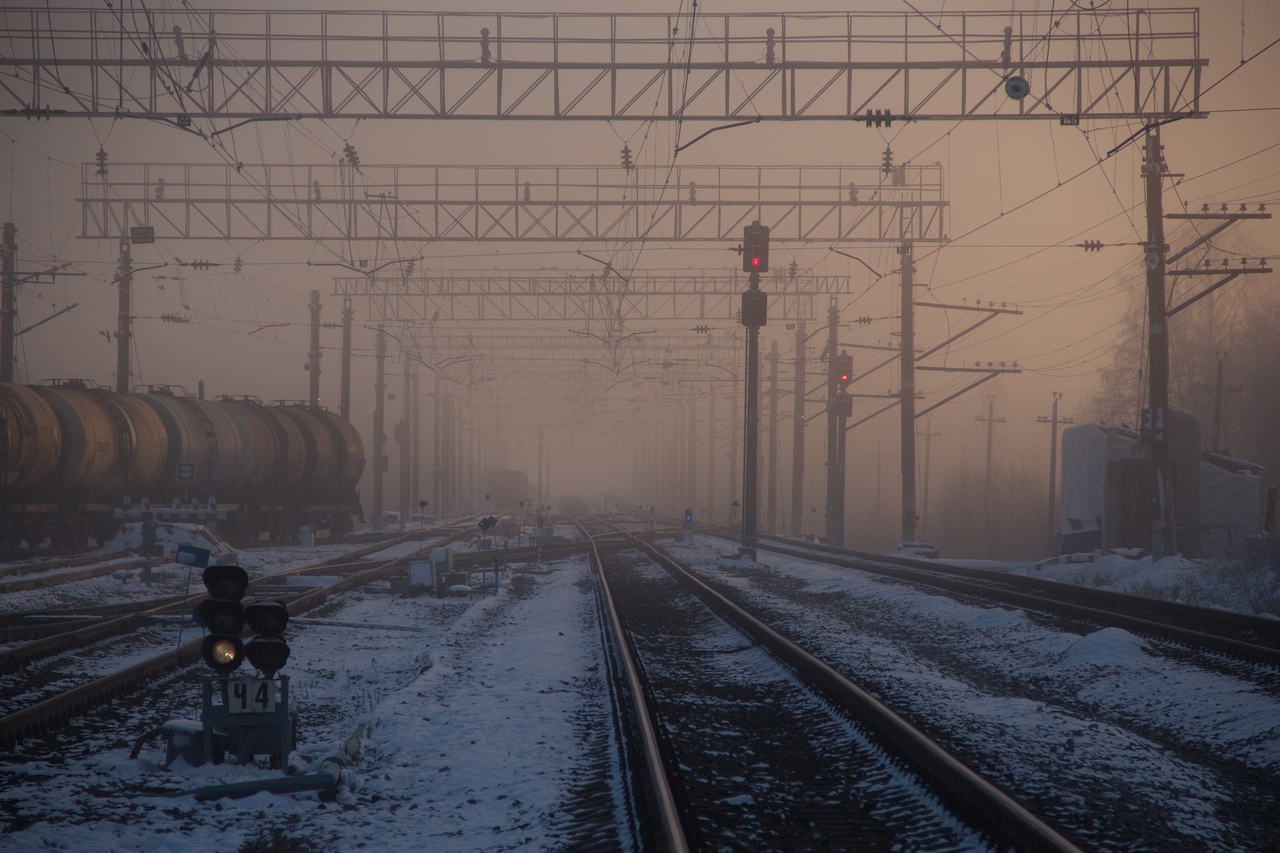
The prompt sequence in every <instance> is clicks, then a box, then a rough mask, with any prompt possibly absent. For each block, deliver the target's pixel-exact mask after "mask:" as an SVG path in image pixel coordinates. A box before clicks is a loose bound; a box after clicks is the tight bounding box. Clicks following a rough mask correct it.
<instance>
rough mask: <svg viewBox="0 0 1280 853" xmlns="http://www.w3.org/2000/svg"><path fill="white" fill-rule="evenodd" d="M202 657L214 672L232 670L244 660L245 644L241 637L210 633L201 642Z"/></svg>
mask: <svg viewBox="0 0 1280 853" xmlns="http://www.w3.org/2000/svg"><path fill="white" fill-rule="evenodd" d="M200 657H201V658H202V659H203V660H204V662H205V663H206V664H208V665H209V668H210V669H212V670H213V671H214V672H222V673H226V672H231V671H233V670H234V669H235V668H236V667H238V666H240V662H241V661H242V660H244V645H243V644H242V643H241V642H240V638H239V637H219V636H217V635H215V634H210V635H209V636H207V637H205V638H204V642H202V643H201V644H200Z"/></svg>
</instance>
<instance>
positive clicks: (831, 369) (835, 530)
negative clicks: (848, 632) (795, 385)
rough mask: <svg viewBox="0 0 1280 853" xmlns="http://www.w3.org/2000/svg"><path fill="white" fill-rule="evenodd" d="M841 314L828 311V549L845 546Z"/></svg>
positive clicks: (834, 307) (837, 310)
mask: <svg viewBox="0 0 1280 853" xmlns="http://www.w3.org/2000/svg"><path fill="white" fill-rule="evenodd" d="M839 335H840V310H839V309H838V308H837V307H836V306H835V304H834V303H832V305H831V307H830V308H829V309H827V535H826V540H827V544H828V545H835V546H840V545H843V544H844V466H843V465H842V464H841V459H840V437H841V430H840V417H839V408H838V406H837V405H836V395H837V394H838V393H839V390H840V387H839V383H838V382H837V381H836V347H837V346H839Z"/></svg>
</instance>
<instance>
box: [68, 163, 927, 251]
mask: <svg viewBox="0 0 1280 853" xmlns="http://www.w3.org/2000/svg"><path fill="white" fill-rule="evenodd" d="M77 201H79V202H80V204H81V214H82V215H81V237H84V238H87V239H120V238H123V237H127V236H128V235H129V229H130V228H131V227H134V226H139V225H147V226H151V227H152V228H154V229H155V236H156V239H184V240H231V239H250V240H342V241H344V242H371V241H372V242H381V243H391V242H398V241H399V242H405V243H408V244H411V245H412V244H423V243H436V242H477V241H479V242H486V243H490V242H513V241H515V242H562V241H568V242H575V243H583V242H597V241H608V242H664V241H682V242H683V241H711V242H722V241H725V240H740V239H741V238H742V227H743V226H744V225H749V224H750V223H751V222H753V221H757V220H758V221H759V222H760V223H761V224H763V225H767V226H769V228H770V230H771V232H772V238H773V239H774V240H775V241H800V242H841V243H868V242H871V243H879V242H895V243H896V242H900V241H901V240H902V239H903V238H904V237H909V238H911V239H913V240H915V241H916V242H921V243H939V242H943V241H945V240H946V233H947V232H946V216H945V214H946V211H947V206H948V202H947V201H946V199H945V193H944V187H943V174H942V166H941V165H939V164H936V163H934V164H930V165H925V166H916V165H910V164H903V165H898V166H891V167H889V168H888V169H887V170H886V169H885V168H883V167H880V166H680V167H677V168H676V169H675V170H674V171H670V172H669V171H668V170H667V169H666V168H656V167H637V168H634V169H631V170H626V169H624V168H622V167H621V166H609V167H603V166H579V167H572V166H532V167H530V166H375V165H362V166H360V167H359V168H358V169H356V168H352V167H350V166H346V165H341V164H326V165H290V164H285V165H248V164H244V163H237V164H235V165H227V164H221V163H220V164H192V163H172V164H159V163H153V164H146V163H111V164H109V165H103V164H100V163H85V164H84V165H83V166H82V169H81V192H80V198H78V199H77Z"/></svg>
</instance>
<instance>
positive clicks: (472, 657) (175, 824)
mask: <svg viewBox="0 0 1280 853" xmlns="http://www.w3.org/2000/svg"><path fill="white" fill-rule="evenodd" d="M544 568H547V569H549V571H544V572H540V573H537V574H533V573H527V572H526V573H518V574H515V575H513V576H512V577H511V578H510V579H509V580H508V581H507V582H506V583H505V584H504V586H503V588H502V590H501V591H500V592H499V593H498V594H496V595H490V596H476V597H472V598H461V599H436V598H431V597H427V596H418V597H401V596H399V595H393V594H391V593H390V591H389V587H387V586H386V585H385V584H383V585H375V586H373V587H369V588H366V589H365V590H364V591H362V592H361V593H359V594H357V595H355V596H354V597H353V598H352V599H351V600H350V601H348V602H347V603H346V604H344V605H343V606H342V607H340V608H339V609H337V610H336V611H334V612H332V613H325V614H324V615H323V616H321V617H317V618H315V619H307V620H305V622H304V623H303V624H301V625H298V626H291V627H290V629H289V632H288V636H289V640H290V644H291V646H292V648H293V655H292V657H291V658H290V660H289V663H288V665H287V666H286V672H287V673H288V674H289V675H290V677H291V680H292V685H291V689H292V695H293V707H294V708H295V709H296V710H298V711H299V713H300V715H301V719H303V720H309V721H310V725H307V724H305V723H304V724H303V725H302V726H301V728H302V731H301V732H300V736H299V745H298V751H297V753H295V759H294V763H295V764H297V765H306V764H308V763H311V762H318V761H319V760H321V759H323V758H324V757H326V756H327V755H332V754H336V753H338V752H339V751H340V750H341V748H342V746H343V745H344V744H345V743H346V742H347V741H348V739H349V738H350V737H351V736H352V735H353V734H356V733H357V732H360V733H361V734H362V738H361V740H360V744H361V746H360V760H359V761H358V762H357V763H356V764H355V765H354V766H352V767H350V768H349V770H348V771H347V772H346V774H345V782H346V786H345V787H344V788H343V790H342V791H341V793H340V794H339V796H338V798H337V800H336V802H324V801H321V799H320V798H319V797H318V795H316V794H296V795H292V796H273V795H270V794H265V793H259V794H256V795H254V796H252V797H249V798H247V799H242V800H222V801H220V802H218V803H201V802H197V801H196V800H195V798H194V797H193V796H190V795H189V793H188V794H187V795H183V792H191V791H194V790H195V789H197V788H199V787H202V786H205V785H211V784H221V783H226V782H233V781H243V780H248V779H263V778H271V777H276V776H279V775H280V774H279V772H278V771H271V770H267V769H265V768H263V769H259V768H254V767H238V766H234V765H230V764H223V765H205V766H203V767H199V768H191V767H188V766H186V764H185V762H183V761H181V760H178V761H177V762H175V764H174V765H173V766H172V767H170V768H168V769H164V768H162V767H160V764H161V763H162V762H163V754H164V750H163V746H162V744H161V743H160V742H159V741H155V742H153V743H152V744H151V745H150V747H149V748H148V749H147V750H146V751H144V752H143V754H142V756H141V757H140V759H139V760H137V761H131V760H129V758H128V750H127V748H104V747H103V746H102V745H101V744H99V745H98V746H97V747H96V748H95V747H94V745H93V744H92V743H87V744H85V745H84V746H85V748H84V749H82V750H78V751H77V754H76V755H74V756H72V757H70V758H69V757H68V756H65V755H60V756H47V757H44V758H43V759H41V758H35V759H34V760H30V761H28V762H26V763H22V764H18V763H14V764H3V765H0V806H3V808H0V816H3V817H2V819H3V821H4V823H5V824H8V825H7V826H6V829H8V830H9V831H8V832H6V834H4V835H3V841H2V842H0V848H2V849H4V850H6V851H36V850H68V851H86V852H87V851H104V853H105V851H138V852H139V853H167V851H187V850H193V849H206V850H220V851H221V850H238V849H244V848H246V847H252V849H262V850H265V849H277V848H280V847H282V846H283V847H284V848H285V849H290V850H320V849H325V850H344V851H345V850H360V849H377V850H379V851H380V853H392V851H401V850H403V851H421V850H432V851H454V850H456V851H475V850H503V849H544V848H547V847H553V846H555V838H556V837H557V836H556V833H557V831H558V828H559V827H560V826H561V825H562V821H561V817H562V810H563V807H564V803H565V801H566V799H567V798H568V796H569V790H570V788H571V785H572V782H573V779H574V773H575V772H576V771H577V769H578V768H579V767H580V765H581V764H582V763H583V762H584V761H585V760H586V759H585V757H584V751H585V747H584V746H583V741H584V738H583V732H582V731H581V730H580V726H581V720H582V718H583V714H584V711H583V705H584V703H588V704H589V703H597V702H598V700H599V696H598V693H599V690H600V689H601V688H600V683H599V679H598V675H597V673H598V671H599V668H600V666H601V663H602V660H601V652H600V650H599V634H598V628H597V626H596V621H595V616H594V607H595V603H594V597H593V595H592V592H591V587H590V583H589V582H588V569H587V566H586V563H585V561H583V560H574V561H565V562H560V563H555V564H551V565H550V566H548V567H544ZM188 711H189V713H188V716H189V717H190V718H193V719H194V718H198V716H199V710H198V699H197V696H196V695H195V694H194V692H193V693H192V695H191V697H190V702H189V707H188ZM136 734H138V733H137V732H135V733H132V735H131V736H130V738H131V737H132V736H133V735H136ZM118 736H119V735H118V733H117V738H118ZM79 753H83V754H79ZM303 769H305V766H304V767H303ZM253 845H261V846H256V847H254V846H253ZM289 845H293V846H289Z"/></svg>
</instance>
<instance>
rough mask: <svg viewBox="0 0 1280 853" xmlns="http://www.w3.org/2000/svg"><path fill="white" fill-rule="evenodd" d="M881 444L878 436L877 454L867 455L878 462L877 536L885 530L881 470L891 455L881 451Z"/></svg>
mask: <svg viewBox="0 0 1280 853" xmlns="http://www.w3.org/2000/svg"><path fill="white" fill-rule="evenodd" d="M881 443H882V439H881V438H880V437H879V436H876V452H875V453H868V454H867V455H868V456H870V457H871V458H872V459H874V460H876V510H875V513H876V514H875V519H876V521H875V532H876V533H877V534H879V533H880V531H881V530H883V527H881V524H880V496H881V493H882V485H883V484H882V481H881V479H880V470H881V468H882V467H883V464H882V463H883V462H884V460H886V459H888V458H889V454H888V453H885V452H883V451H882V450H881Z"/></svg>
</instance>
